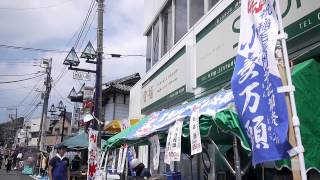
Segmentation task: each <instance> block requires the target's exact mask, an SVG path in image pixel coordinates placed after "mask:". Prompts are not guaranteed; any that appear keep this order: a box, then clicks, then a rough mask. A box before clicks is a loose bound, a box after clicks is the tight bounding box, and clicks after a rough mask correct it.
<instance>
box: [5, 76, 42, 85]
mask: <svg viewBox="0 0 320 180" xmlns="http://www.w3.org/2000/svg"><path fill="white" fill-rule="evenodd" d="M43 75H44V74H40V75H38V76H33V77H30V78H25V79H19V80H15V81H2V82H1V81H0V84H10V83H16V82H21V81H27V80H30V79H35V78H37V77H40V76H43Z"/></svg>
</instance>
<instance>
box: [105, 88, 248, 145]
mask: <svg viewBox="0 0 320 180" xmlns="http://www.w3.org/2000/svg"><path fill="white" fill-rule="evenodd" d="M232 107H234V105H233V96H232V92H231V90H222V91H220V92H218V93H216V94H214V95H210V96H207V97H204V98H201V99H198V100H196V101H193V102H189V103H187V104H184V105H181V106H177V107H174V108H172V109H168V110H163V111H160V112H155V113H152V114H151V115H149V116H146V117H145V118H144V119H142V120H141V121H140V122H139V123H138V124H137V125H135V126H132V127H131V128H129V129H126V130H124V131H122V132H120V133H119V134H117V135H115V136H114V137H112V138H110V139H109V140H107V141H106V144H104V145H103V148H104V150H106V149H110V148H115V147H117V146H119V145H121V144H123V143H128V144H137V143H138V144H145V143H147V142H146V141H145V140H146V138H147V137H148V136H149V135H151V134H156V133H160V134H163V133H166V132H167V130H168V128H169V126H170V125H172V124H173V123H175V121H176V120H177V119H178V118H179V119H180V118H184V119H185V125H184V127H183V135H182V136H183V137H188V136H189V135H188V133H189V125H188V117H190V116H191V114H192V113H193V112H194V109H197V110H198V111H199V113H200V114H201V115H202V116H201V117H200V131H201V135H202V137H203V138H211V139H213V140H214V141H215V142H217V144H231V143H232V137H231V136H230V135H229V134H226V133H225V132H226V131H230V132H232V133H233V134H234V135H237V137H239V138H240V140H241V141H242V145H243V147H245V148H246V149H247V150H249V149H250V147H249V144H248V142H247V140H246V137H245V136H244V133H243V132H242V130H241V128H240V125H239V123H238V120H237V116H236V115H235V114H234V113H232V111H224V110H226V109H229V108H231V109H232ZM217 112H219V113H217ZM187 139H188V138H187ZM229 140H230V141H229ZM187 144H188V143H187Z"/></svg>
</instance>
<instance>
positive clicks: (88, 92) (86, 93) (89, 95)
mask: <svg viewBox="0 0 320 180" xmlns="http://www.w3.org/2000/svg"><path fill="white" fill-rule="evenodd" d="M93 94H94V88H93V87H90V86H86V87H84V90H83V100H92V99H93Z"/></svg>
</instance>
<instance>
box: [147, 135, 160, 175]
mask: <svg viewBox="0 0 320 180" xmlns="http://www.w3.org/2000/svg"><path fill="white" fill-rule="evenodd" d="M149 141H150V142H151V149H152V153H153V159H152V160H153V161H152V162H153V169H154V170H158V168H159V158H160V142H159V137H158V135H154V136H151V137H150V138H149Z"/></svg>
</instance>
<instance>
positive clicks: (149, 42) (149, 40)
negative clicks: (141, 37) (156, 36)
mask: <svg viewBox="0 0 320 180" xmlns="http://www.w3.org/2000/svg"><path fill="white" fill-rule="evenodd" d="M151 45H152V33H151V30H150V31H149V32H148V34H147V52H146V72H148V71H149V70H150V68H151Z"/></svg>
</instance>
